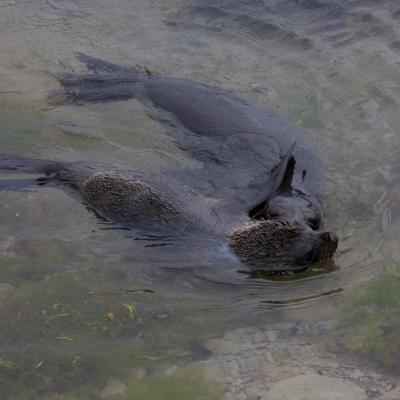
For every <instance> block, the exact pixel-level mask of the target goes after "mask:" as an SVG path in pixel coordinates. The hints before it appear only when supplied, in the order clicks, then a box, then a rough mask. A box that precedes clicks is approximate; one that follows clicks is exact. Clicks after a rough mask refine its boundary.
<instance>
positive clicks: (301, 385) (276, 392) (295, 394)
mask: <svg viewBox="0 0 400 400" xmlns="http://www.w3.org/2000/svg"><path fill="white" fill-rule="evenodd" d="M350 399H351V400H366V399H367V395H366V393H365V391H364V390H363V389H361V388H360V387H359V386H357V385H355V384H354V383H351V382H348V381H345V380H344V379H339V378H331V377H327V376H322V375H317V374H305V375H300V376H296V377H294V378H289V379H284V380H281V381H279V382H278V383H276V384H275V385H274V386H273V387H272V388H271V390H270V391H269V393H268V400H350Z"/></svg>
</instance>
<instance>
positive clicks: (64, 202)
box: [0, 0, 400, 399]
mask: <svg viewBox="0 0 400 400" xmlns="http://www.w3.org/2000/svg"><path fill="white" fill-rule="evenodd" d="M399 23H400V5H399V4H398V2H396V1H394V0H393V1H389V0H387V1H383V0H382V1H355V0H354V1H334V0H320V1H317V0H316V1H294V0H293V1H291V0H285V1H273V0H270V1H269V0H264V1H250V0H242V1H234V0H218V1H208V0H173V1H164V0H151V1H149V0H134V1H129V0H116V1H113V2H112V4H111V3H110V2H107V1H102V0H96V1H94V0H83V1H76V0H75V1H74V0H46V1H45V0H35V1H27V0H25V1H18V0H3V1H2V2H1V4H0V47H1V49H2V52H1V57H0V120H1V121H2V125H1V128H0V129H1V133H0V148H1V151H2V152H6V153H12V154H20V155H27V156H34V157H38V158H47V159H57V160H68V161H72V160H101V161H107V162H116V161H117V162H118V163H124V164H126V165H128V166H130V167H135V166H136V167H140V168H141V169H146V170H150V171H163V170H164V169H167V168H172V167H173V168H186V167H190V166H194V165H195V163H194V161H193V160H191V159H190V158H188V156H187V155H185V154H184V153H182V152H180V151H179V150H178V149H176V148H175V146H174V144H173V143H172V141H171V140H170V139H169V138H168V136H167V135H165V133H164V131H163V127H162V125H160V124H159V123H158V122H156V121H154V120H152V119H150V118H149V116H148V114H147V113H146V110H145V109H144V108H143V106H142V105H140V104H139V103H138V102H136V101H135V100H129V101H119V102H114V103H107V104H100V105H85V106H79V107H78V106H68V105H54V104H52V103H51V102H49V101H48V98H47V96H48V93H50V92H51V91H53V90H55V89H58V88H59V86H58V82H57V73H59V72H60V71H61V72H62V71H68V72H69V71H81V70H83V69H84V68H83V66H82V65H81V64H80V63H79V62H78V61H77V60H76V58H75V57H74V52H76V51H80V52H84V53H87V54H90V55H92V56H96V57H99V58H103V59H106V60H108V61H111V62H114V63H117V64H121V65H140V66H146V68H148V69H150V70H154V71H157V72H160V73H162V74H165V75H171V76H177V77H185V78H191V79H195V80H199V81H202V82H205V83H210V84H213V85H220V86H223V87H225V88H228V89H232V90H234V91H235V92H237V93H238V94H240V95H241V96H242V97H244V98H246V99H248V100H251V101H254V102H257V103H259V104H261V105H264V106H265V107H266V108H268V109H269V110H272V111H273V112H274V113H275V114H277V115H279V116H281V117H282V118H284V119H286V120H288V121H290V122H291V123H292V124H293V125H295V126H297V127H299V128H300V129H302V130H304V132H305V136H306V139H307V140H308V141H309V142H310V143H311V144H312V145H313V146H314V148H315V149H316V151H317V152H318V153H319V154H320V155H321V157H322V158H323V161H324V164H325V166H326V181H327V188H326V207H325V208H326V218H325V227H326V228H327V229H328V230H335V231H336V232H337V233H338V235H339V237H340V246H339V249H338V252H337V256H336V258H335V265H334V266H332V268H330V269H323V270H318V269H316V268H315V269H314V270H311V271H309V272H307V273H304V274H301V275H299V276H296V277H295V278H289V279H282V278H280V279H267V280H266V279H262V278H260V277H259V278H251V277H249V276H248V275H246V274H243V273H239V272H238V265H237V262H236V261H235V260H234V259H233V258H232V257H231V256H230V255H229V253H228V252H227V250H226V248H225V246H224V244H223V243H215V242H211V243H210V242H208V241H204V242H200V243H199V242H198V241H196V243H194V240H195V239H191V238H186V239H183V240H182V241H181V242H179V243H167V244H169V246H162V247H158V246H154V244H157V243H158V241H154V240H151V238H148V237H144V236H143V237H132V235H130V234H129V233H128V232H124V231H122V232H121V231H120V230H115V229H113V226H111V225H109V224H107V223H105V222H104V221H100V220H99V219H98V218H97V217H96V215H94V214H93V213H91V212H90V211H88V210H87V209H86V207H85V206H84V205H83V204H82V203H81V202H80V200H79V198H77V197H75V196H73V195H72V196H71V194H70V193H69V192H66V191H63V190H60V189H59V188H52V187H38V186H35V185H28V187H24V185H22V186H21V188H20V189H19V190H18V191H12V190H2V191H1V192H0V193H1V195H0V221H1V223H0V262H1V270H0V283H4V284H8V285H11V286H4V285H3V289H4V288H8V289H7V290H6V289H4V290H3V292H4V296H3V295H2V293H3V292H2V289H1V288H2V286H1V285H0V295H1V296H0V300H1V302H2V303H1V308H0V317H1V321H2V323H1V327H0V338H1V340H0V346H1V347H0V373H1V376H0V383H1V386H0V393H1V392H2V393H1V397H2V398H4V399H25V398H29V399H32V398H40V399H42V398H46V399H47V398H49V399H53V398H54V399H55V398H57V399H58V398H74V399H75V398H82V399H86V398H98V396H99V393H100V391H101V390H103V389H104V387H105V386H106V384H107V382H108V381H109V379H110V378H118V379H120V380H123V381H124V382H130V381H132V382H136V383H135V384H134V385H133V386H134V387H133V388H131V386H130V385H129V384H127V393H128V394H130V393H131V391H132V393H136V392H135V390H139V389H140V388H142V389H140V390H141V392H140V393H139V392H137V393H136V394H135V395H136V396H137V398H148V399H154V398H155V396H156V395H155V394H154V393H153V392H151V390H150V389H148V388H147V386H146V385H147V383H143V382H147V380H150V382H151V379H158V378H159V377H160V379H161V380H162V379H164V380H165V382H164V381H162V382H163V383H160V382H159V383H158V385H161V386H162V385H165V387H166V388H167V389H166V390H167V391H168V390H169V389H168V388H170V387H172V386H175V385H177V386H179V387H180V386H182V391H177V392H176V393H175V394H174V395H173V396H175V397H174V398H178V399H179V398H182V399H183V398H188V396H189V397H190V396H192V397H191V398H197V397H193V396H199V393H198V392H196V391H194V392H193V393H194V394H193V393H192V394H190V395H189V394H188V392H185V390H184V389H185V388H184V385H185V384H186V383H187V382H188V381H190V379H194V381H193V382H194V383H193V385H194V386H193V387H196V385H199V386H200V387H202V388H203V389H202V390H203V391H204V393H206V389H205V388H206V387H209V388H210V389H209V390H210V393H212V395H213V396H216V397H215V398H222V397H218V396H220V395H219V394H217V393H218V390H217V389H215V388H213V386H212V383H205V382H204V381H203V380H202V379H203V378H201V377H198V376H197V375H196V374H194V375H193V374H189V375H190V376H189V377H188V376H187V375H185V374H184V375H183V376H178V377H175V376H173V377H172V378H171V376H170V375H171V374H170V375H168V373H165V371H169V370H170V369H171V368H175V367H184V366H185V365H187V364H189V363H192V362H194V361H197V360H204V359H207V358H208V357H212V356H213V354H212V353H210V351H209V350H208V348H207V346H205V343H206V342H207V341H208V340H210V339H211V338H213V337H220V336H222V335H224V334H225V333H226V332H228V331H231V330H235V329H238V328H242V327H244V326H245V327H257V328H260V329H276V330H279V329H281V328H279V327H278V326H282V323H283V322H288V323H290V324H292V325H293V326H299V325H300V324H306V326H307V329H306V332H305V333H304V332H303V333H302V334H306V335H310V334H313V335H315V336H314V340H318V341H321V343H324V342H325V339H326V338H327V337H328V336H327V335H328V334H327V333H326V332H325V331H324V335H323V336H322V335H321V336H319V332H320V329H322V328H321V325H323V324H324V323H326V324H330V325H329V326H331V325H332V324H333V325H334V326H336V325H337V328H336V329H334V330H333V333H332V332H331V334H330V335H329V340H328V341H329V342H330V345H331V346H330V347H331V348H329V349H328V348H327V349H326V351H327V352H328V351H335V352H336V353H337V354H338V357H340V356H341V353H342V354H343V356H344V355H345V354H344V353H346V357H347V356H348V354H347V351H348V348H349V347H346V346H347V345H346V343H348V340H347V338H348V336H349V333H348V332H351V331H352V323H353V324H356V323H357V324H360V322H359V321H357V318H356V316H357V315H358V314H357V312H358V311H357V310H358V308H357V307H360V311H359V315H362V313H363V310H364V308H363V307H364V306H365V307H372V308H374V307H375V308H377V309H378V310H379V309H380V308H382V309H385V310H386V311H387V312H388V313H390V315H391V316H392V315H394V317H393V321H392V324H391V325H390V326H389V327H388V328H387V327H386V329H389V331H390V330H391V329H395V327H397V326H398V325H399V321H398V319H396V308H395V307H394V306H393V304H392V303H390V304H391V306H390V307H392V308H390V307H389V306H388V305H387V304H386V303H384V301H383V300H382V296H380V295H381V294H382V292H384V291H385V289H384V288H385V285H383V284H377V282H378V283H379V282H380V280H381V279H382V277H383V279H385V277H387V276H389V277H391V276H396V277H397V270H398V268H397V266H398V263H399V262H400V253H399V250H398V240H397V238H398V235H399V230H400V225H399V206H398V199H399V197H398V195H399V193H398V189H397V186H398V183H399V181H400V178H399V176H400V173H399V171H400V168H399V161H398V160H399V144H400V135H399V128H400V124H399V122H398V109H399V96H400V86H399V84H398V73H399V68H400V67H399V65H400V44H399V43H400V41H399V39H398V37H399V31H400V25H399ZM1 178H4V179H10V178H21V176H17V175H9V174H2V175H1ZM23 178H25V179H27V180H29V179H31V178H32V177H31V176H28V175H27V176H23ZM152 245H153V246H152ZM388 274H389V275H388ZM396 279H397V278H396ZM389 281H391V279H389ZM368 290H369V291H370V292H371V291H372V292H373V293H375V292H376V295H374V296H369V297H368V296H367V297H366V300H365V299H364V300H363V297H362V295H363V293H364V292H365V291H367V292H368ZM374 290H375V292H374ZM391 290H393V291H394V293H393V297H394V298H396V299H397V300H399V297H400V296H399V295H398V294H396V288H393V287H392V289H391ZM368 293H369V292H368ZM396 295H397V296H398V297H396ZM354 299H356V300H354ZM360 299H361V300H360ZM397 300H396V301H397ZM381 301H382V304H381V303H380V302H381ZM396 301H395V302H394V304H397V303H396ZM383 303H384V304H383ZM349 310H351V312H352V313H353V314H351V312H350V311H349ZM392 310H393V311H392ZM346 315H352V316H353V317H354V318H353V322H352V320H351V318H350V319H346V318H344V316H346ZM275 326H276V327H275ZM379 326H380V325H379ZM379 326H378V325H374V323H372V322H371V325H370V326H368V327H366V328H365V329H370V330H376V329H378V328H379ZM274 327H275V328H274ZM343 327H344V328H343ZM358 327H359V326H358ZM343 329H344V330H343ZM296 332H297V333H296ZM321 332H322V330H321ZM343 332H344V333H343ZM296 335H298V331H296V330H293V337H295V336H296ZM357 335H358V336H356V338H355V339H354V340H355V341H356V342H357V341H362V340H363V338H365V337H367V336H368V335H367V334H365V335H364V336H363V332H361V333H357ZM350 336H351V335H350ZM343 338H344V339H343ZM350 339H351V338H350ZM354 340H353V341H351V340H350V342H351V343H353V342H354ZM371 340H372V339H371ZM373 340H375V341H378V342H379V341H380V340H381V337H379V335H378V337H376V338H373ZM382 340H383V339H382ZM385 340H386V339H385ZM332 343H333V344H334V346H332ZM357 343H358V342H357ZM396 343H397V342H396ZM289 345H290V342H289V341H288V346H289ZM394 346H395V347H394V348H395V349H397V347H396V345H394ZM332 347H334V349H332ZM376 347H377V346H371V348H372V349H373V351H372V350H371V352H370V351H369V350H370V349H369V348H368V346H367V347H366V350H365V351H363V352H361V353H362V354H360V352H358V351H357V346H354V345H353V346H350V349H351V350H354V351H353V353H351V352H350V353H351V357H352V358H354V359H355V360H360V363H366V364H367V366H368V368H372V369H375V368H376V369H377V370H379V371H381V370H382V368H385V369H384V371H385V372H384V373H385V374H387V375H393V374H397V373H398V372H399V371H398V368H396V367H395V366H394V363H391V362H389V363H387V362H385V360H386V359H385V360H384V361H382V359H381V358H380V357H379V354H380V352H381V353H384V352H385V351H387V349H382V350H376ZM378 347H379V346H378ZM376 353H377V354H376ZM323 363H324V356H323V354H321V365H322V366H323ZM364 365H365V364H364ZM193 376H195V377H194V378H193ZM169 379H170V380H169ZM173 379H175V380H176V381H174V380H173ZM137 382H142V383H140V384H138V383H137ZM157 382H158V381H157ZM135 385H136V386H135ZM138 385H139V389H137V387H138ZM140 385H142V386H140ZM208 385H209V386H208ZM135 387H136V389H135ZM207 390H208V389H207ZM200 392H201V391H200ZM138 393H139V394H138ZM207 393H208V392H207ZM210 393H209V394H208V395H206V394H205V396H206V397H204V398H212V397H211V394H210ZM57 396H66V397H57ZM68 396H71V397H68ZM96 396H97V397H96ZM140 396H142V397H140ZM158 396H161V397H158V398H167V395H165V396H164V397H162V396H163V395H161V394H159V395H158ZM171 396H172V395H171ZM185 396H186V397H185ZM207 396H208V397H207ZM221 396H222V395H221ZM135 398H136V397H135ZM198 398H203V397H198ZM371 398H372V397H371Z"/></svg>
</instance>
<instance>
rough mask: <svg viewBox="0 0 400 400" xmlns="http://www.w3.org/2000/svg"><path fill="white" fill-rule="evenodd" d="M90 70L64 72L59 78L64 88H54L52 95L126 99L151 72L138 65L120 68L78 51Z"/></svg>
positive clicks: (90, 99) (78, 100) (86, 99)
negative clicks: (86, 71) (60, 89)
mask: <svg viewBox="0 0 400 400" xmlns="http://www.w3.org/2000/svg"><path fill="white" fill-rule="evenodd" d="M76 56H77V58H78V59H79V60H80V61H82V63H84V64H85V65H86V67H87V69H88V70H89V73H63V74H60V76H59V81H60V83H61V85H62V86H63V87H64V90H63V91H54V92H52V93H51V94H50V97H51V98H55V99H61V101H64V100H65V98H67V99H68V100H70V101H72V102H76V103H78V104H79V103H88V102H90V103H100V102H107V101H114V100H127V99H130V98H132V97H134V96H135V92H136V88H137V83H138V82H141V81H143V80H145V79H147V78H148V76H149V73H148V72H147V71H143V70H141V69H139V68H135V67H121V66H119V65H117V64H113V63H109V62H106V61H103V60H100V59H98V58H94V57H90V56H88V55H86V54H83V53H77V54H76Z"/></svg>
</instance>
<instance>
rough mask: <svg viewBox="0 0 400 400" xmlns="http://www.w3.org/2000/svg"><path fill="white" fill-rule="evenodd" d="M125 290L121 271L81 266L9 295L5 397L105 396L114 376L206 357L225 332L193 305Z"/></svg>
mask: <svg viewBox="0 0 400 400" xmlns="http://www.w3.org/2000/svg"><path fill="white" fill-rule="evenodd" d="M95 273H96V274H95ZM101 281H103V282H104V281H107V286H108V287H109V289H106V288H105V287H102V286H101V285H100V284H99V283H100V282H101ZM89 282H90V283H89ZM121 285H122V282H121V276H119V274H118V273H115V271H111V272H110V273H108V272H104V271H103V272H102V271H101V269H97V271H93V270H91V269H90V268H89V269H88V267H87V268H86V269H85V268H83V266H82V270H69V271H66V272H62V273H59V274H57V275H55V276H53V277H48V278H47V279H44V280H38V281H29V282H26V283H24V284H22V285H21V286H20V287H19V288H16V289H15V290H14V291H13V292H12V293H10V294H9V295H8V296H7V297H6V298H5V299H4V300H3V301H2V302H1V303H0V343H1V346H0V386H1V394H2V398H4V399H8V398H9V399H13V400H14V399H20V398H21V399H24V398H32V399H35V398H40V399H42V398H45V397H44V396H50V394H52V393H58V394H59V395H60V396H61V394H65V395H66V396H67V397H65V398H68V393H69V392H71V391H72V392H73V393H74V396H75V397H74V398H77V399H80V398H82V399H85V398H91V397H90V396H89V395H88V393H89V392H91V393H97V394H96V396H97V397H98V390H99V388H102V387H104V385H105V383H106V381H107V379H108V378H109V377H110V376H118V377H122V378H124V379H127V377H128V376H129V374H130V371H131V370H132V369H134V368H150V369H152V370H153V369H158V368H161V367H163V368H167V367H168V366H170V365H171V363H173V364H174V365H176V363H178V365H179V364H182V363H183V364H184V363H186V362H187V361H189V360H192V359H196V358H198V357H199V356H201V355H202V356H204V354H205V350H204V349H203V348H202V345H201V343H203V342H204V341H205V340H206V339H207V338H209V337H211V336H213V335H215V334H216V332H217V331H220V330H221V329H222V328H223V326H224V323H223V322H221V321H218V322H216V321H217V320H218V316H214V317H213V315H212V314H210V315H209V319H208V320H207V321H206V322H204V321H202V319H201V318H198V315H197V313H196V311H194V310H193V307H192V304H191V302H190V301H189V302H188V304H185V302H184V301H183V300H182V299H179V298H177V299H175V300H174V299H169V301H168V303H167V304H165V299H164V298H163V297H161V296H159V295H157V294H156V293H154V291H153V290H151V289H147V288H143V289H140V288H138V289H137V290H132V291H125V290H116V289H115V288H116V287H118V286H119V287H121ZM103 286H104V284H103ZM165 385H166V386H168V383H167V381H166V383H165ZM149 390H150V389H149V388H147V386H146V387H144V388H143V390H142V391H143V393H144V394H143V396H144V395H146V393H147V392H148V391H149ZM182 390H183V389H182ZM185 390H186V389H185ZM26 393H28V394H27V395H25V394H26ZM182 393H186V392H185V391H183V392H182ZM24 396H25V397H24ZM29 396H31V397H29ZM80 396H81V397H80ZM88 396H89V397H88ZM60 398H63V397H60ZM199 398H202V397H199ZM210 398H212V397H210Z"/></svg>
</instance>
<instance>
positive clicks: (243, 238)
mask: <svg viewBox="0 0 400 400" xmlns="http://www.w3.org/2000/svg"><path fill="white" fill-rule="evenodd" d="M318 242H320V240H319V237H318V234H316V233H315V232H312V231H310V232H309V233H306V232H305V231H304V229H300V228H297V227H294V226H292V225H290V224H288V223H286V222H283V221H278V220H263V221H256V222H251V223H249V224H248V225H246V226H244V227H239V228H238V229H236V230H235V231H233V232H232V234H231V235H230V239H229V246H230V247H231V249H232V250H233V252H234V253H235V255H236V256H237V257H238V258H239V259H240V260H241V261H242V262H243V263H244V264H246V265H248V266H249V267H251V268H253V269H255V270H274V269H275V268H276V269H279V270H281V269H282V266H283V265H290V264H294V261H295V259H294V257H296V255H295V250H296V248H297V247H298V246H302V247H304V249H307V248H308V247H309V248H310V254H309V257H315V258H317V257H318V253H311V252H312V251H313V250H314V249H315V248H316V247H319V243H318ZM307 256H308V255H307ZM298 261H299V262H298V265H299V268H298V269H299V270H300V269H301V266H302V263H303V262H304V263H306V262H307V261H309V260H308V259H307V258H304V260H300V259H299V260H298ZM291 268H293V267H291ZM304 268H305V267H304Z"/></svg>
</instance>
